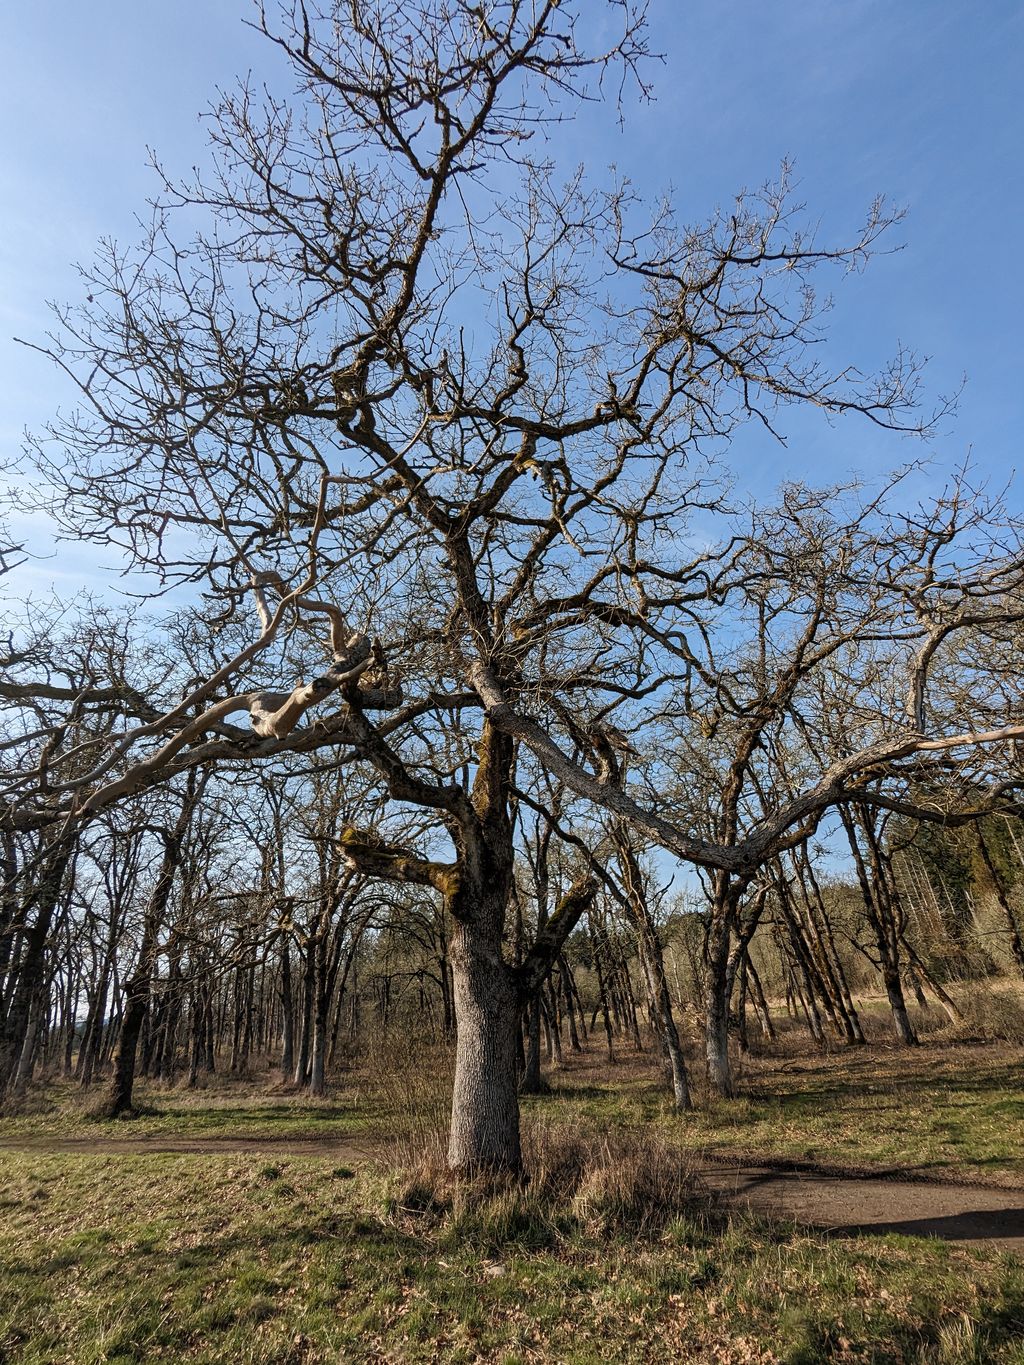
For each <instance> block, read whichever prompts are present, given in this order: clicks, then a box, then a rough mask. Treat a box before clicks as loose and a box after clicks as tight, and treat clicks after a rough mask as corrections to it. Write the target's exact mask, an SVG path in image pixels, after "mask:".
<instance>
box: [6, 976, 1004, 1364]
mask: <svg viewBox="0 0 1024 1365" xmlns="http://www.w3.org/2000/svg"><path fill="white" fill-rule="evenodd" d="M864 1006H865V1014H866V1016H867V1018H868V1020H869V1021H870V1033H871V1038H870V1041H869V1043H868V1045H867V1047H865V1048H862V1049H836V1050H834V1051H830V1052H827V1053H819V1052H816V1051H815V1052H811V1051H809V1050H808V1049H807V1047H806V1044H805V1043H803V1042H802V1041H801V1039H800V1037H798V1035H797V1034H796V1032H795V1031H794V1032H792V1033H791V1032H789V1031H786V1030H784V1031H783V1033H782V1036H781V1038H780V1041H779V1043H778V1045H777V1046H776V1047H774V1048H772V1049H771V1050H770V1052H765V1051H763V1050H762V1051H760V1052H755V1053H754V1054H753V1055H750V1056H748V1057H747V1058H746V1060H745V1061H744V1062H743V1064H742V1076H741V1088H742V1094H741V1096H740V1098H739V1099H737V1100H736V1101H733V1102H723V1101H712V1100H711V1099H710V1098H709V1097H706V1096H705V1097H701V1105H700V1107H699V1109H698V1111H697V1112H696V1113H694V1114H692V1115H689V1116H686V1117H680V1116H678V1115H674V1114H673V1113H672V1111H671V1108H670V1105H669V1104H668V1102H667V1098H666V1092H665V1089H664V1084H663V1081H662V1078H661V1076H660V1075H659V1074H658V1070H659V1069H658V1066H657V1061H656V1057H655V1056H654V1054H653V1052H652V1051H650V1050H649V1051H648V1052H646V1053H644V1054H641V1055H636V1054H631V1053H629V1052H627V1051H625V1050H623V1051H622V1052H621V1053H620V1055H619V1057H618V1060H617V1062H616V1064H615V1065H614V1066H608V1065H607V1063H606V1062H604V1061H598V1060H597V1059H596V1057H594V1056H593V1055H592V1054H588V1055H587V1056H586V1057H584V1058H583V1059H582V1060H576V1061H568V1062H567V1063H566V1064H565V1065H564V1066H563V1067H561V1068H559V1069H557V1070H555V1071H553V1072H552V1073H551V1075H550V1079H551V1089H550V1091H549V1093H547V1094H545V1095H542V1096H539V1097H534V1098H531V1099H529V1100H527V1101H525V1120H524V1130H525V1142H526V1151H527V1161H528V1165H529V1168H530V1169H531V1171H532V1172H533V1178H532V1180H531V1181H530V1183H529V1184H528V1185H526V1186H525V1187H522V1186H515V1185H513V1186H505V1187H494V1186H490V1187H486V1186H482V1185H481V1186H476V1187H472V1186H471V1187H469V1188H468V1189H467V1188H465V1187H460V1186H457V1185H454V1184H452V1183H451V1182H449V1181H448V1180H447V1179H446V1178H445V1177H444V1175H443V1173H442V1163H441V1161H440V1159H439V1154H440V1150H441V1141H442V1138H443V1131H444V1123H445V1118H446V1098H445V1095H446V1079H447V1078H446V1071H447V1067H446V1059H445V1057H444V1056H443V1054H438V1053H437V1052H436V1051H431V1052H430V1053H429V1054H428V1053H426V1052H424V1053H423V1054H420V1055H417V1054H416V1053H415V1052H414V1053H413V1054H412V1055H410V1054H408V1053H407V1054H406V1056H405V1064H404V1065H401V1064H400V1055H399V1053H398V1052H395V1053H394V1054H392V1055H390V1056H389V1057H387V1058H384V1057H381V1056H375V1057H373V1058H367V1059H364V1060H363V1062H362V1063H360V1064H359V1065H356V1066H353V1068H352V1069H351V1070H349V1071H348V1072H346V1073H344V1074H341V1075H339V1076H338V1077H337V1078H336V1083H335V1085H334V1086H333V1087H332V1090H331V1093H330V1095H329V1096H328V1097H327V1098H326V1099H323V1100H320V1101H314V1100H311V1099H309V1098H306V1097H299V1096H295V1095H292V1094H289V1093H288V1092H287V1091H286V1090H284V1089H282V1088H281V1087H278V1086H275V1085H274V1084H273V1083H268V1081H267V1079H266V1077H265V1076H263V1075H261V1074H259V1073H258V1072H254V1073H253V1074H252V1075H251V1076H250V1077H249V1078H247V1079H245V1080H236V1081H231V1080H226V1079H215V1080H213V1081H211V1082H210V1083H209V1084H208V1085H206V1086H205V1087H202V1088H198V1089H194V1090H186V1089H172V1090H166V1089H160V1088H158V1087H155V1086H151V1085H147V1084H146V1083H143V1086H142V1093H141V1096H140V1099H141V1103H142V1109H141V1112H140V1113H139V1115H138V1116H137V1117H135V1118H134V1119H131V1120H126V1121H119V1122H115V1123H109V1122H101V1121H96V1120H94V1119H91V1118H90V1117H89V1115H88V1112H87V1102H86V1103H83V1101H82V1099H81V1096H80V1093H79V1092H77V1091H76V1090H75V1089H74V1088H73V1087H70V1086H62V1085H60V1084H54V1085H52V1086H50V1087H49V1088H47V1089H45V1090H42V1091H40V1092H37V1093H36V1094H35V1095H34V1097H33V1098H31V1099H30V1101H29V1102H28V1103H27V1104H26V1106H25V1108H24V1109H23V1110H22V1112H20V1113H18V1114H13V1115H11V1116H10V1117H7V1118H5V1119H4V1120H3V1121H2V1122H0V1140H2V1142H3V1144H4V1145H3V1148H2V1149H0V1172H2V1176H0V1201H2V1205H0V1265H2V1272H3V1273H2V1276H0V1324H2V1325H0V1359H2V1360H3V1361H4V1362H5V1365H6V1362H10V1365H15V1362H17V1363H18V1365H29V1363H30V1362H33V1363H35V1365H41V1362H44V1361H45V1362H56V1361H69V1362H72V1361H73V1362H76V1365H77V1362H94V1361H95V1362H99V1361H148V1360H188V1361H193V1360H194V1361H211V1362H212V1361H252V1362H268V1363H269V1362H286V1361H294V1362H307V1361H308V1362H314V1361H336V1360H345V1361H348V1360H352V1361H406V1360H409V1361H413V1360H423V1361H431V1360H444V1361H467V1362H468V1361H485V1360H486V1361H502V1362H508V1363H509V1365H511V1362H516V1361H523V1362H526V1361H572V1362H590V1361H593V1362H598V1361H608V1360H621V1361H658V1360H673V1359H676V1360H694V1361H708V1362H711V1361H727V1362H733V1361H735V1362H741V1361H766V1362H767V1361H780V1362H782V1361H785V1362H792V1363H793V1365H796V1362H812V1361H875V1362H926V1361H927V1362H945V1363H946V1365H954V1363H955V1365H960V1363H961V1362H968V1361H1000V1362H1012V1361H1024V1261H1022V1260H1021V1259H1020V1258H1018V1257H1017V1256H1015V1255H1012V1254H1007V1253H1005V1252H1001V1251H1000V1250H999V1249H998V1248H996V1247H994V1246H993V1245H991V1244H989V1243H986V1242H985V1241H983V1240H977V1241H968V1242H959V1243H953V1242H948V1241H945V1240H942V1239H937V1238H918V1237H906V1236H902V1235H898V1234H887V1235H881V1236H864V1235H856V1234H854V1233H843V1232H839V1233H836V1234H833V1235H830V1234H829V1233H828V1232H827V1231H825V1230H821V1229H815V1228H813V1227H810V1226H808V1225H806V1224H795V1223H790V1222H786V1221H785V1220H780V1219H777V1218H772V1217H767V1216H763V1215H761V1214H759V1213H757V1212H756V1211H755V1212H751V1211H748V1210H746V1209H743V1208H739V1207H734V1206H731V1205H730V1203H729V1201H728V1200H725V1201H723V1200H722V1199H721V1198H720V1197H717V1196H715V1195H713V1194H711V1193H710V1192H709V1191H708V1189H707V1185H706V1182H705V1180H704V1179H703V1177H702V1174H701V1173H702V1171H703V1170H704V1169H705V1163H706V1162H707V1161H709V1160H710V1161H716V1160H721V1159H723V1158H734V1159H741V1158H747V1159H749V1158H756V1159H758V1160H759V1161H762V1162H771V1161H772V1160H778V1161H783V1162H785V1161H791V1162H797V1163H807V1164H815V1165H819V1166H822V1167H828V1166H830V1165H838V1166H842V1167H845V1168H861V1169H863V1170H864V1171H867V1170H869V1169H871V1168H876V1169H877V1170H878V1171H879V1172H880V1173H891V1172H892V1171H893V1170H894V1169H899V1170H902V1171H908V1172H912V1173H914V1174H916V1175H917V1176H923V1177H927V1178H931V1179H946V1180H952V1181H966V1182H972V1181H973V1182H978V1181H982V1182H984V1183H985V1184H987V1185H990V1186H1002V1187H1005V1189H1006V1195H1007V1200H1008V1202H1012V1201H1013V1199H1014V1198H1015V1197H1016V1191H1018V1190H1024V1121H1022V1120H1024V1077H1022V1075H1021V1071H1020V1051H1019V1048H1018V1047H1016V1046H1015V1045H1010V1044H1007V1043H1005V1042H1002V1043H997V1042H990V1041H985V1040H984V1039H983V1038H980V1037H977V1036H971V1035H970V1034H969V1033H968V1034H961V1035H960V1036H953V1035H952V1034H951V1033H950V1031H949V1030H948V1029H945V1028H937V1029H936V1030H935V1032H933V1033H931V1034H929V1033H927V1032H926V1033H925V1041H924V1043H923V1044H922V1046H921V1047H920V1048H918V1049H916V1050H907V1049H896V1048H895V1047H893V1046H892V1045H891V1044H890V1043H889V1041H888V1039H887V1038H886V1036H885V1034H884V1031H883V1028H882V1023H883V1019H882V1016H881V1014H879V1015H878V1016H877V1017H876V1016H875V1015H874V1012H873V1010H872V1007H871V1002H864ZM917 1022H918V1023H919V1025H922V1026H923V1027H924V1028H925V1029H927V1027H928V1024H929V1022H930V1021H929V1020H928V1019H927V1018H926V1017H925V1016H923V1015H922V1016H921V1017H919V1018H918V1021H917ZM385 1063H386V1065H385ZM121 1144H124V1145H123V1146H122V1145H121ZM168 1146H170V1147H172V1148H175V1150H161V1147H168ZM177 1148H180V1150H177ZM853 1188H856V1187H853ZM898 1215H899V1208H898V1206H897V1205H896V1204H895V1203H894V1205H893V1217H894V1219H897V1218H898ZM829 1221H834V1218H833V1219H830V1220H829ZM856 1221H857V1208H856V1205H855V1204H851V1207H850V1210H849V1222H850V1224H855V1223H856Z"/></svg>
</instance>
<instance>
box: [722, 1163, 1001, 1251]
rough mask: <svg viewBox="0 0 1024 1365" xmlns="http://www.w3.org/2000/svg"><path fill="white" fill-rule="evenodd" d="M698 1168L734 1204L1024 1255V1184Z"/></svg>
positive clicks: (801, 1219)
mask: <svg viewBox="0 0 1024 1365" xmlns="http://www.w3.org/2000/svg"><path fill="white" fill-rule="evenodd" d="M702 1174H703V1176H704V1179H705V1181H706V1182H707V1184H708V1185H709V1186H710V1188H711V1189H713V1190H714V1191H715V1192H716V1193H718V1194H720V1195H722V1196H723V1197H724V1198H726V1199H727V1200H728V1201H729V1202H730V1203H732V1204H737V1205H740V1206H745V1207H747V1208H750V1209H752V1210H753V1211H754V1212H756V1213H769V1214H777V1215H779V1216H781V1217H783V1218H792V1219H793V1220H795V1221H796V1222H798V1223H809V1224H811V1225H812V1226H814V1227H816V1228H819V1229H823V1230H825V1231H828V1232H831V1233H835V1234H843V1233H846V1234H855V1233H859V1232H865V1233H883V1232H901V1233H904V1234H905V1235H907V1236H914V1237H942V1238H945V1240H946V1241H949V1242H965V1243H967V1242H988V1243H993V1242H994V1243H996V1244H997V1245H998V1246H1000V1247H1001V1248H1003V1249H1004V1250H1006V1251H1014V1252H1017V1253H1018V1254H1024V1190H1010V1189H1007V1190H1002V1189H993V1188H990V1187H986V1186H977V1185H957V1184H954V1183H951V1182H945V1181H944V1182H941V1183H940V1182H932V1181H927V1182H925V1181H920V1180H900V1179H898V1178H889V1177H884V1178H879V1177H873V1176H849V1175H827V1174H824V1173H822V1172H808V1171H794V1170H786V1169H784V1168H778V1167H773V1166H753V1165H751V1166H737V1165H729V1166H724V1165H722V1166H718V1165H713V1164H711V1163H707V1164H706V1165H704V1166H703V1168H702Z"/></svg>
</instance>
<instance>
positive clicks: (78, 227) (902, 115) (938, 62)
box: [0, 0, 1024, 592]
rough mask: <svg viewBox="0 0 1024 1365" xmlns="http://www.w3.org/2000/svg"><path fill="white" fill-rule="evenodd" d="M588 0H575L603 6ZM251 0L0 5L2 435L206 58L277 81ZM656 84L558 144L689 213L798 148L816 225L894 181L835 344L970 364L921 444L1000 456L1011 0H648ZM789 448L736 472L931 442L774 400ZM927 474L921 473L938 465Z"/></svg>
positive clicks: (57, 575)
mask: <svg viewBox="0 0 1024 1365" xmlns="http://www.w3.org/2000/svg"><path fill="white" fill-rule="evenodd" d="M599 4H600V0H586V4H585V6H584V9H585V11H589V12H591V13H597V12H598V6H599ZM248 13H249V11H248V8H247V5H246V3H245V0H202V2H200V0H177V3H175V4H174V5H169V4H154V3H141V4H140V3H138V0H135V3H132V4H129V3H127V0H93V2H92V3H90V4H88V5H84V4H81V3H71V0H49V3H48V2H47V0H40V2H39V3H37V4H35V5H30V6H14V5H13V4H8V5H7V6H6V7H5V13H4V17H3V24H2V29H0V122H2V137H0V215H2V233H0V451H2V453H3V454H4V456H7V455H9V454H10V453H11V451H12V450H14V449H16V448H17V446H18V444H19V441H20V433H21V431H22V429H23V428H24V427H25V426H33V425H37V424H39V423H40V422H42V421H43V420H45V418H46V416H47V415H48V414H50V413H51V412H52V411H53V410H54V408H55V407H56V406H57V405H58V404H59V403H61V402H67V400H68V397H69V395H68V391H67V388H66V387H65V386H64V385H63V384H62V383H61V382H60V381H59V377H58V376H57V375H56V374H54V373H52V372H51V371H50V370H49V369H48V367H47V366H46V364H45V362H43V361H42V360H41V359H40V358H39V357H37V356H34V355H32V354H31V353H29V352H25V351H24V350H22V349H20V348H18V347H16V346H14V345H13V343H12V341H11V338H12V336H13V335H15V334H17V335H19V336H23V337H26V338H30V339H39V338H40V337H41V335H42V333H43V332H44V331H45V327H46V315H45V308H44V304H45V301H46V300H47V299H63V298H74V297H76V296H77V293H78V283H77V279H76V276H75V272H74V269H73V262H74V261H75V260H82V259H86V258H88V256H89V255H90V252H91V249H92V246H93V244H94V243H95V241H96V239H97V238H98V237H100V236H101V235H111V236H115V237H117V238H119V239H121V240H128V239H130V238H131V237H132V236H134V225H133V214H135V213H136V212H144V211H145V201H146V198H147V196H148V195H149V194H151V193H152V192H153V190H154V189H155V182H154V179H153V177H152V175H151V173H150V172H149V171H148V170H147V168H146V146H147V145H152V146H154V147H155V148H156V149H157V151H158V153H159V155H160V157H161V159H162V161H163V162H164V163H165V164H166V165H168V166H169V167H170V168H172V169H174V168H177V169H180V170H186V169H187V168H188V167H189V166H191V165H192V164H194V163H196V162H198V161H201V159H202V157H203V155H204V134H203V130H202V127H201V125H200V123H199V120H198V118H197V114H198V112H199V111H200V110H201V109H202V108H203V107H204V105H205V104H206V102H207V100H208V99H209V98H210V96H211V95H212V93H213V90H214V87H215V86H216V85H217V84H218V83H219V84H229V83H230V82H231V80H232V77H233V76H234V75H235V74H238V73H241V72H244V71H245V70H247V69H250V68H251V69H252V70H253V71H255V72H256V73H257V74H258V75H265V76H266V77H267V78H268V79H269V80H271V81H272V82H273V83H275V84H279V67H278V64H277V60H276V57H275V55H274V54H273V53H272V52H271V50H270V49H269V48H268V47H267V46H266V44H264V43H262V42H261V41H260V40H259V39H258V38H257V37H256V35H254V34H253V33H252V32H251V31H250V30H248V29H246V28H245V27H244V26H243V23H242V19H243V18H244V17H245V16H246V15H247V14H248ZM651 17H652V46H653V47H654V48H655V49H656V50H660V51H662V52H664V53H665V55H666V61H665V63H664V64H663V65H661V66H658V67H657V68H655V69H654V70H653V76H654V83H655V91H656V95H657V100H656V102H655V103H654V104H653V105H650V106H640V107H634V108H631V109H630V111H629V117H628V121H627V126H626V128H625V130H620V129H619V128H618V127H617V125H616V123H615V120H614V118H613V117H612V115H611V111H602V110H600V109H589V110H587V111H586V113H585V115H584V117H582V118H580V119H578V120H577V121H576V122H575V123H573V124H569V125H566V126H564V127H562V128H560V129H559V130H557V133H556V135H555V136H554V138H553V145H552V151H553V152H554V154H555V155H557V156H558V157H560V158H562V159H563V160H564V163H565V165H566V169H567V170H568V169H569V168H570V166H571V165H572V164H574V163H575V162H577V161H584V162H586V164H587V165H588V167H589V168H590V170H591V172H592V173H593V174H595V175H596V174H598V173H599V172H600V170H601V168H602V167H604V166H606V165H608V164H610V163H614V164H616V165H617V166H618V167H619V168H620V169H621V170H623V171H626V172H628V173H629V174H630V176H631V177H632V178H633V180H634V181H635V183H636V184H637V185H638V186H639V187H640V188H641V189H644V190H646V191H649V192H651V193H652V194H653V193H657V192H659V191H660V190H663V189H665V188H667V187H671V188H672V189H673V190H674V192H675V194H676V197H677V200H678V202H679V203H680V205H681V213H682V216H683V217H685V218H694V219H696V218H700V217H701V216H703V215H704V214H705V213H706V212H707V211H709V210H710V209H711V208H712V207H713V206H714V204H715V203H716V202H722V203H727V202H728V201H729V200H730V199H731V197H732V195H733V194H734V193H735V191H736V190H738V189H740V188H742V187H743V186H748V187H751V186H755V185H757V184H759V183H760V182H762V181H763V180H765V179H767V178H770V177H772V176H773V175H774V174H775V173H776V172H777V170H778V167H779V164H780V162H781V161H782V159H783V158H784V157H789V158H792V159H793V161H794V162H795V165H796V172H797V176H798V179H799V182H800V196H801V198H802V199H804V200H805V201H806V203H807V205H808V208H809V210H810V212H811V214H812V215H813V216H814V217H815V218H818V219H820V221H821V225H822V235H823V237H824V238H830V237H836V238H841V237H843V236H844V235H845V234H848V233H849V232H850V231H851V230H852V229H854V228H855V227H856V226H857V225H858V223H859V222H860V219H861V217H862V215H863V212H864V210H865V208H866V205H867V203H868V202H869V201H870V199H871V198H872V197H873V196H874V195H875V194H876V193H878V192H883V193H885V194H887V195H888V196H890V197H891V198H892V199H894V200H895V201H896V202H898V203H900V204H903V205H905V206H906V207H907V208H908V210H909V217H908V220H907V222H906V224H905V226H904V227H903V228H902V229H901V240H902V241H904V242H905V243H906V247H905V249H904V250H903V251H901V252H900V253H898V254H896V255H893V256H888V257H885V258H882V259H879V260H877V261H876V262H875V263H874V264H873V266H872V267H871V268H870V269H869V270H868V272H867V273H866V274H865V275H863V276H858V277H854V278H852V279H849V280H846V281H845V282H839V287H838V288H837V291H836V292H837V308H836V312H835V315H834V318H833V323H832V327H831V334H832V337H833V339H834V342H833V344H834V351H833V354H834V356H835V357H836V358H837V359H842V360H843V361H853V362H855V363H859V364H863V365H864V366H865V367H869V368H870V367H871V366H872V365H875V364H878V363H880V362H882V361H884V360H885V359H886V358H887V357H888V355H889V354H890V353H891V352H892V350H893V349H894V347H895V345H896V343H897V342H898V341H902V342H904V343H906V344H908V345H910V346H912V347H914V348H915V349H918V350H920V351H922V352H924V353H925V354H928V355H930V356H931V357H932V365H931V370H930V374H929V388H930V390H931V391H932V392H933V393H935V392H942V391H948V390H949V389H952V388H955V387H956V385H957V384H958V383H959V380H960V377H961V375H963V374H966V376H967V381H968V382H967V388H966V390H965V392H964V395H963V397H962V400H961V404H960V411H959V415H958V417H957V418H956V420H955V421H954V422H952V423H949V424H948V425H947V427H946V429H945V430H944V432H943V433H942V434H941V436H940V437H939V438H938V439H937V440H936V441H935V442H933V443H932V445H931V450H932V452H933V454H934V456H935V459H936V462H937V466H938V469H940V470H941V468H942V467H943V466H945V467H949V466H951V465H953V464H955V463H957V462H958V461H960V460H962V459H963V457H964V456H965V454H966V453H967V451H968V449H969V448H973V453H974V459H975V461H976V464H977V466H978V467H979V469H980V470H982V471H983V472H985V473H986V474H988V475H989V476H990V477H991V478H993V479H994V480H999V481H1001V480H1003V479H1004V478H1005V477H1006V476H1008V475H1009V474H1010V472H1011V471H1012V470H1013V468H1014V467H1015V465H1016V464H1017V462H1018V458H1019V456H1018V442H1019V436H1018V433H1019V432H1020V431H1021V430H1022V429H1024V383H1022V382H1021V375H1020V371H1021V367H1022V356H1021V346H1020V341H1019V325H1020V319H1021V317H1022V312H1024V309H1022V305H1024V252H1022V249H1021V248H1022V245H1024V243H1022V242H1021V225H1020V224H1021V218H1022V211H1024V172H1022V151H1021V149H1022V148H1024V112H1022V109H1024V101H1022V99H1021V95H1020V86H1021V71H1022V69H1024V62H1022V57H1024V5H1022V4H1021V3H1013V2H1012V0H986V3H985V4H984V5H978V4H973V5H969V4H967V3H965V0H960V3H954V2H953V0H900V3H898V4H895V3H893V2H892V0H888V2H887V3H883V2H882V0H818V2H817V3H813V4H812V3H808V0H773V2H772V3H770V4H767V3H764V0H759V2H758V3H755V2H754V0H733V3H731V4H729V5H724V4H721V3H719V2H718V0H693V3H675V2H674V0H652V4H651ZM785 429H786V430H787V431H788V433H789V434H790V437H791V440H790V444H789V447H788V448H787V449H786V450H781V449H780V448H778V447H777V446H775V445H773V444H772V443H771V442H770V441H769V440H767V439H766V438H765V437H764V436H759V435H757V434H756V433H751V434H750V436H749V437H748V438H747V439H745V440H743V441H742V442H740V443H738V445H737V448H736V451H735V452H734V456H733V458H734V460H735V463H736V464H737V467H738V468H737V473H738V475H739V481H740V483H741V484H743V483H749V484H751V485H753V486H755V487H759V488H764V487H766V486H768V485H770V484H773V483H775V482H776V481H777V480H778V479H779V478H782V477H785V476H786V475H789V474H793V475H797V476H805V477H811V478H814V479H820V480H830V479H832V478H838V477H843V476H845V475H847V474H849V473H850V472H853V471H862V472H865V473H867V474H868V475H869V476H871V475H878V474H880V473H881V472H882V471H884V470H885V469H887V468H889V467H891V466H893V465H896V464H899V463H901V462H903V461H904V460H905V459H908V458H912V457H914V456H916V455H919V454H922V453H923V452H922V451H921V450H920V449H918V448H911V447H909V446H908V445H907V443H905V442H903V441H901V440H900V439H898V438H892V437H883V436H880V435H878V434H876V433H874V432H872V431H871V430H870V429H869V428H868V427H866V425H865V424H863V423H856V422H843V423H840V424H839V425H838V426H837V427H835V428H829V427H828V426H826V425H825V424H824V423H823V422H822V421H821V420H820V418H818V417H816V416H814V415H811V414H807V415H805V416H799V417H790V418H789V419H787V421H786V423H785ZM936 477H938V474H936ZM87 562H88V561H87V559H86V558H85V557H81V556H75V557H68V556H67V555H66V554H65V555H62V556H61V558H60V559H59V560H53V559H48V560H44V561H42V562H40V563H37V564H36V565H34V566H32V567H31V568H30V569H26V570H22V571H21V573H20V574H19V577H18V580H17V582H18V585H20V587H21V589H22V590H29V589H31V590H32V591H36V592H38V591H44V590H45V589H46V587H47V586H48V584H49V583H50V582H54V583H56V584H57V586H58V588H59V589H60V590H61V591H62V592H66V591H67V590H68V588H69V587H71V586H73V585H76V584H77V583H78V582H79V581H81V579H82V576H83V573H85V571H86V565H87Z"/></svg>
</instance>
